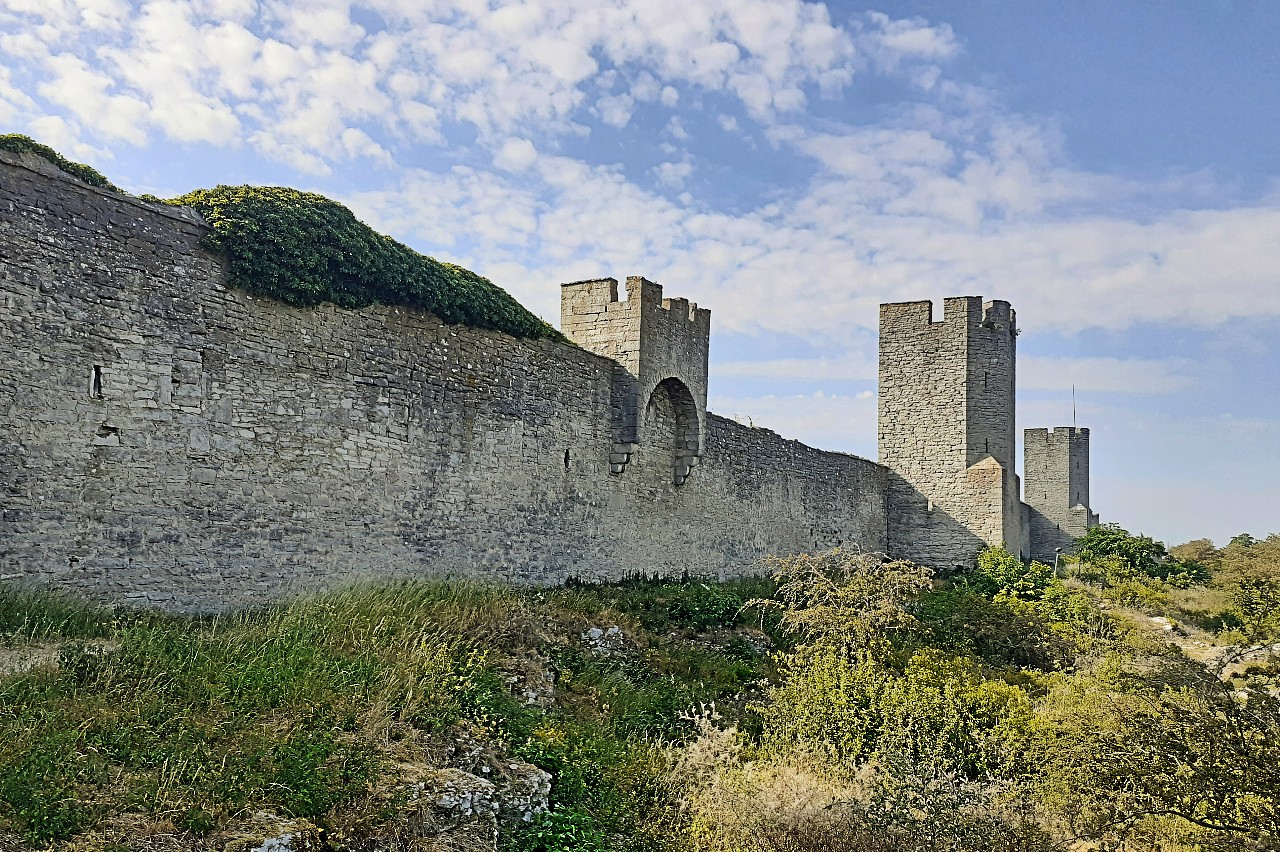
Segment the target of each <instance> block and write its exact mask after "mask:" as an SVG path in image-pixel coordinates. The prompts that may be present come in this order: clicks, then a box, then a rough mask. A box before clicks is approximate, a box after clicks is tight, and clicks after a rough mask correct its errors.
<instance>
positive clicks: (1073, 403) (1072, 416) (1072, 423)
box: [1071, 385, 1076, 429]
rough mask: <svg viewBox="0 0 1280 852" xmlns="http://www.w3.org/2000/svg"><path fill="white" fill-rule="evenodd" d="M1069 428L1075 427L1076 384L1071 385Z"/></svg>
mask: <svg viewBox="0 0 1280 852" xmlns="http://www.w3.org/2000/svg"><path fill="white" fill-rule="evenodd" d="M1071 428H1072V429H1074V428H1076V386H1075V385H1072V386H1071Z"/></svg>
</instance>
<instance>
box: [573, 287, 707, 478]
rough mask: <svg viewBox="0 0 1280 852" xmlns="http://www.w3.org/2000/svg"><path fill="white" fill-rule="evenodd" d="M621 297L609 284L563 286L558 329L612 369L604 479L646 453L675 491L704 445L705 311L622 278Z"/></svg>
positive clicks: (705, 401) (659, 291)
mask: <svg viewBox="0 0 1280 852" xmlns="http://www.w3.org/2000/svg"><path fill="white" fill-rule="evenodd" d="M626 295H627V298H625V299H621V298H619V293H618V282H617V280H616V279H613V278H597V279H593V280H590V281H574V282H571V283H568V284H563V285H561V288H560V330H561V331H562V332H563V333H564V335H565V336H566V337H568V338H569V339H570V340H572V341H573V342H574V343H576V344H578V345H579V346H581V347H582V348H583V349H587V350H589V351H591V352H595V353H596V354H598V355H604V356H605V357H607V358H612V359H613V360H614V361H616V362H618V369H617V370H616V371H615V376H614V381H613V388H612V397H613V398H612V410H613V417H614V423H613V432H614V443H613V447H612V448H611V452H610V456H609V470H610V472H611V473H613V474H615V475H619V476H621V475H625V474H626V473H627V470H628V467H630V466H633V462H634V461H635V460H636V456H637V454H639V453H647V454H648V457H649V458H648V460H650V461H652V460H653V457H655V456H656V457H659V458H660V459H661V466H660V467H661V469H662V470H663V471H664V476H665V475H666V472H667V471H668V470H669V473H670V481H671V483H672V484H673V485H676V486H679V485H682V484H684V481H685V479H687V478H688V476H689V475H690V472H691V471H692V469H693V468H694V467H695V466H696V465H697V463H698V459H699V458H700V457H701V456H702V450H703V445H704V443H705V432H706V419H707V355H708V346H709V341H710V337H711V311H709V310H707V309H705V308H699V307H698V306H697V305H696V304H693V303H691V302H689V300H688V299H664V298H663V297H662V286H661V285H660V284H656V283H654V282H652V281H649V280H646V279H645V278H642V277H639V276H632V277H629V278H627V290H626Z"/></svg>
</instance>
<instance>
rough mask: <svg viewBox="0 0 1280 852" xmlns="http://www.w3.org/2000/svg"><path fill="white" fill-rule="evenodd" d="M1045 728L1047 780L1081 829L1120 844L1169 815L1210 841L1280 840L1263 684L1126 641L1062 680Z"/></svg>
mask: <svg viewBox="0 0 1280 852" xmlns="http://www.w3.org/2000/svg"><path fill="white" fill-rule="evenodd" d="M1041 725H1042V728H1041V731H1042V737H1041V739H1040V754H1039V762H1040V763H1041V765H1042V767H1043V769H1042V771H1043V773H1044V777H1045V781H1046V788H1047V790H1048V791H1049V794H1050V796H1051V799H1052V800H1053V802H1054V804H1055V805H1056V806H1057V807H1058V809H1059V810H1060V811H1061V812H1062V813H1064V814H1066V815H1067V817H1068V820H1069V823H1070V824H1071V826H1072V828H1073V830H1074V831H1075V832H1076V833H1077V834H1078V835H1082V836H1085V837H1090V838H1094V839H1099V840H1104V841H1106V840H1110V841H1118V840H1122V839H1123V838H1124V837H1125V836H1127V835H1129V834H1132V833H1133V832H1135V831H1137V830H1138V829H1139V828H1140V827H1142V826H1143V825H1144V824H1148V825H1149V824H1150V823H1152V822H1153V821H1161V820H1165V821H1167V820H1168V819H1173V820H1175V821H1180V822H1182V823H1184V824H1185V825H1186V826H1187V827H1194V828H1196V829H1201V830H1203V831H1206V832H1208V834H1207V835H1205V836H1204V837H1203V838H1202V839H1203V840H1204V841H1205V842H1209V843H1214V842H1217V840H1221V839H1223V838H1228V837H1230V838H1235V841H1234V842H1236V843H1240V842H1251V843H1253V844H1256V845H1253V846H1246V847H1244V848H1257V849H1263V848H1265V849H1273V848H1276V844H1277V843H1280V701H1277V699H1276V698H1275V696H1273V695H1271V694H1270V693H1269V692H1268V691H1267V690H1265V689H1259V688H1246V689H1239V688H1238V687H1237V686H1235V685H1233V684H1231V683H1230V682H1225V681H1223V680H1221V679H1220V678H1218V677H1217V676H1216V675H1215V674H1214V673H1213V672H1211V671H1209V670H1208V669H1206V668H1205V667H1204V666H1203V665H1201V664H1199V663H1196V662H1194V661H1191V660H1188V659H1187V658H1186V657H1183V656H1182V655H1181V654H1179V653H1175V652H1173V651H1171V650H1169V649H1167V648H1166V649H1154V651H1151V652H1148V653H1145V654H1144V653H1140V652H1138V651H1137V650H1136V649H1134V648H1127V649H1124V648H1121V649H1118V651H1117V653H1115V654H1113V655H1112V656H1111V657H1110V658H1109V659H1108V661H1107V662H1106V664H1104V665H1102V666H1099V667H1098V669H1097V670H1096V671H1095V672H1094V673H1092V674H1089V675H1083V676H1079V677H1076V678H1071V679H1064V680H1062V681H1060V682H1059V683H1058V685H1057V686H1056V687H1055V688H1054V690H1053V692H1052V693H1051V695H1050V696H1049V698H1048V700H1047V701H1046V703H1045V706H1044V708H1043V709H1042V711H1041ZM1237 848H1240V847H1237Z"/></svg>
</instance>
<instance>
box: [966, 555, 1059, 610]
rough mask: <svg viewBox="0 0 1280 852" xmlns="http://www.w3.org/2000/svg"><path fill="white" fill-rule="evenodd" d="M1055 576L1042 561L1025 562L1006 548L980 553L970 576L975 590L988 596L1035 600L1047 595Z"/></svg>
mask: <svg viewBox="0 0 1280 852" xmlns="http://www.w3.org/2000/svg"><path fill="white" fill-rule="evenodd" d="M1052 579H1053V569H1052V568H1050V567H1049V566H1048V565H1045V564H1043V563H1041V562H1022V561H1021V560H1019V559H1018V557H1016V556H1014V555H1013V554H1012V553H1010V552H1009V551H1007V550H1005V549H1004V548H1003V547H988V548H986V549H985V550H983V551H982V552H981V553H979V554H978V562H977V565H975V566H974V568H973V570H972V571H970V572H969V573H968V575H967V577H966V580H967V582H968V583H969V585H970V586H972V587H973V588H974V589H976V590H977V591H979V592H980V593H982V594H984V595H986V596H987V597H995V596H996V595H1006V596H1008V597H1012V598H1022V599H1024V600H1034V599H1036V598H1039V597H1040V596H1041V595H1042V594H1044V590H1045V589H1047V588H1048V587H1049V583H1050V581H1051V580H1052Z"/></svg>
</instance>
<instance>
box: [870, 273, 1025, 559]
mask: <svg viewBox="0 0 1280 852" xmlns="http://www.w3.org/2000/svg"><path fill="white" fill-rule="evenodd" d="M932 308H933V305H932V303H931V302H927V301H926V302H903V303H898V304H888V305H881V306H880V399H879V460H880V463H881V464H883V465H884V466H885V467H887V468H888V469H889V471H890V473H889V481H888V505H889V514H888V518H889V523H888V550H889V552H890V553H892V554H894V555H896V556H902V557H905V558H909V559H913V560H915V561H917V562H922V563H924V564H926V565H932V566H935V567H938V568H942V569H949V568H952V567H955V566H961V565H967V564H968V563H970V562H971V561H972V559H973V556H974V554H976V553H977V552H978V550H980V549H981V548H982V547H984V546H986V545H988V544H991V545H999V544H1006V545H1007V546H1008V547H1009V548H1010V549H1011V550H1014V551H1017V550H1018V549H1019V544H1020V542H1021V539H1022V530H1021V517H1022V508H1021V505H1020V501H1019V488H1018V477H1017V475H1016V474H1015V473H1014V452H1015V445H1014V441H1015V434H1016V433H1015V432H1014V366H1015V351H1016V341H1017V328H1016V318H1015V315H1014V312H1013V310H1012V308H1010V307H1009V303H1008V302H1001V301H993V302H986V303H984V302H983V301H982V298H981V297H980V296H960V297H956V298H950V299H947V300H945V303H944V307H943V317H942V320H941V321H939V322H933V321H932Z"/></svg>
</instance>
